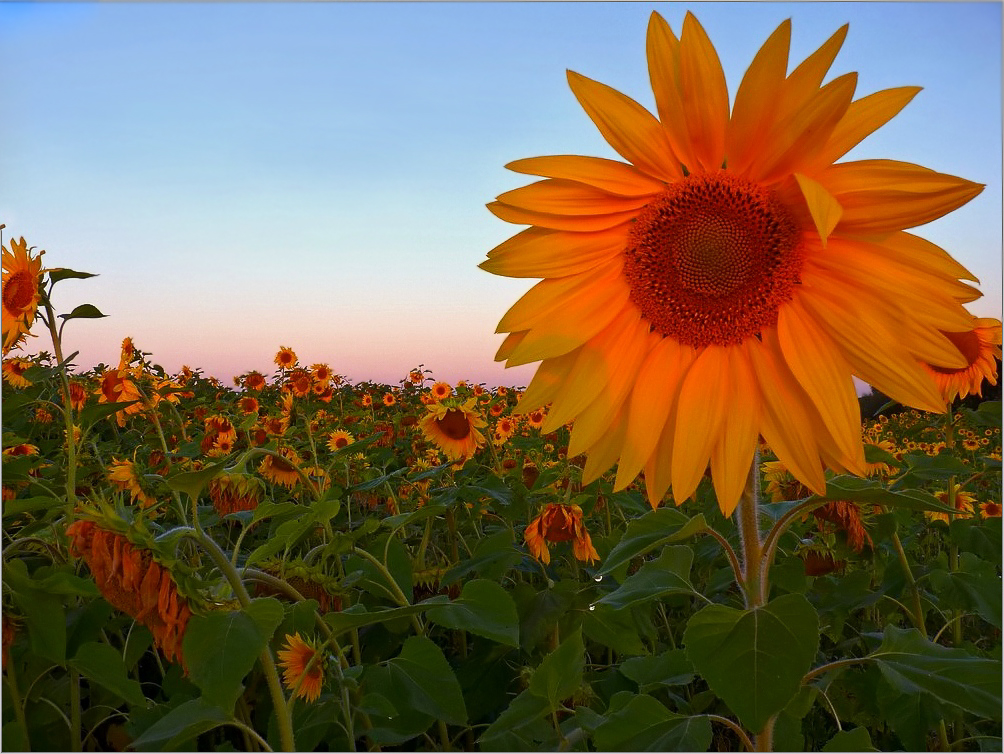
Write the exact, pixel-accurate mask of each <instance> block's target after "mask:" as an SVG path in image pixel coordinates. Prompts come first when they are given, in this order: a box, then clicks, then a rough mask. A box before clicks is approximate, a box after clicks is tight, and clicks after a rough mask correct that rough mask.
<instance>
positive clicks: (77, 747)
mask: <svg viewBox="0 0 1004 754" xmlns="http://www.w3.org/2000/svg"><path fill="white" fill-rule="evenodd" d="M70 751H83V745H82V744H81V741H80V673H79V672H77V671H76V670H75V669H73V668H70Z"/></svg>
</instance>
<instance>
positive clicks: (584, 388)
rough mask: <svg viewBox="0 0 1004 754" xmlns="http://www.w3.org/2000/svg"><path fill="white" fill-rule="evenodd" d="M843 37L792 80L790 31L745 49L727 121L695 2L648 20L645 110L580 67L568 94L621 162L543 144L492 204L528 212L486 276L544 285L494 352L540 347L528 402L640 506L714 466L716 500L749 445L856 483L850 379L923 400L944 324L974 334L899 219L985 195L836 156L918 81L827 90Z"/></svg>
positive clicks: (931, 257)
mask: <svg viewBox="0 0 1004 754" xmlns="http://www.w3.org/2000/svg"><path fill="white" fill-rule="evenodd" d="M846 32H847V27H846V26H844V27H843V28H841V29H840V30H838V31H837V32H836V34H834V35H833V36H832V37H831V38H830V39H829V40H827V41H826V42H825V43H824V44H823V45H822V47H820V48H819V49H818V50H817V51H816V52H815V53H813V54H812V55H810V56H809V57H808V58H807V59H806V60H805V62H803V63H802V64H800V65H799V66H797V67H796V68H795V69H794V70H793V71H792V72H791V73H790V74H787V69H788V47H789V41H790V34H791V24H790V22H789V21H785V22H784V23H782V24H781V25H780V26H779V27H778V28H777V30H776V31H775V32H774V33H773V34H772V35H771V36H770V38H769V39H768V40H767V42H766V43H765V44H764V45H763V47H762V48H761V49H760V51H759V52H758V53H757V55H756V57H755V58H754V60H753V63H752V65H751V66H750V68H749V70H748V71H747V72H746V74H745V76H744V78H743V80H742V82H741V84H740V86H739V90H738V92H737V93H736V97H735V104H734V106H733V107H732V110H731V113H730V111H729V95H728V91H727V89H726V85H725V76H724V74H723V72H722V68H721V65H720V63H719V61H718V56H717V54H716V53H715V49H714V47H713V46H712V44H711V42H710V41H709V39H708V37H707V35H706V34H705V32H704V30H703V29H702V28H701V25H700V24H699V23H698V22H697V19H695V18H694V17H693V16H692V15H691V14H689V13H688V14H687V16H686V19H685V20H684V23H683V32H682V34H681V36H680V37H679V38H677V37H676V36H675V34H674V33H673V31H672V30H671V29H670V27H669V25H668V24H667V23H666V22H665V21H664V20H663V19H662V18H661V17H660V16H659V15H658V14H656V13H653V14H652V17H651V21H650V23H649V28H648V44H647V54H648V66H649V73H650V77H651V82H652V89H653V91H654V93H655V103H656V107H657V110H658V118H656V117H655V116H653V115H652V114H651V113H649V112H648V111H647V110H645V109H644V108H643V107H642V106H641V105H639V104H638V103H637V102H635V101H634V100H632V99H630V98H628V97H626V96H625V95H623V94H620V93H619V92H617V91H615V90H613V89H611V88H609V87H607V86H605V85H603V84H601V83H598V82H596V81H593V80H591V79H588V78H586V77H584V76H581V75H579V74H577V73H572V72H569V73H568V81H569V85H570V86H571V89H572V92H573V93H574V94H575V96H576V98H577V99H578V100H579V102H580V104H581V105H582V106H583V108H584V109H585V111H586V113H587V114H588V115H589V117H590V118H591V119H592V120H593V122H594V123H595V124H596V126H597V127H598V128H599V130H600V132H601V134H602V135H603V136H604V138H605V139H606V140H607V141H608V142H609V143H610V145H611V146H612V147H613V148H614V149H615V150H616V151H617V152H618V153H619V154H620V155H621V156H623V157H624V158H625V159H626V160H627V161H628V162H627V163H624V162H618V161H614V160H608V159H601V158H596V157H580V156H572V155H559V156H551V157H534V158H529V159H523V160H517V161H516V162H513V163H510V164H509V165H508V167H509V168H510V169H512V170H514V171H516V172H519V173H526V174H531V175H539V176H543V177H544V179H545V180H541V181H538V182H536V183H533V184H531V185H529V186H525V187H523V188H520V189H516V190H514V191H509V192H506V193H504V194H502V195H501V196H499V197H498V201H496V202H492V203H491V204H489V205H488V207H489V209H490V210H491V211H492V212H493V213H494V214H495V215H496V216H498V217H499V218H501V219H503V220H506V221H508V222H512V223H516V224H522V225H529V226H532V227H530V228H528V229H526V230H524V231H522V232H521V233H519V234H518V235H516V236H515V237H513V238H511V239H509V240H508V241H506V242H504V243H502V244H501V245H499V246H497V247H496V248H495V249H493V250H492V251H490V252H489V253H488V257H489V258H488V260H487V261H485V262H483V263H482V264H481V267H482V268H483V269H485V270H488V271H489V272H493V273H496V274H500V275H507V276H510V277H539V278H544V279H543V280H542V281H541V282H539V283H537V284H536V285H535V286H534V287H533V288H532V289H531V290H530V291H529V292H528V293H527V294H526V295H525V296H524V297H523V298H521V299H520V300H519V301H518V302H517V303H516V304H515V305H514V306H513V307H512V308H511V309H510V310H509V311H508V312H507V313H506V314H505V316H504V317H503V318H502V321H501V322H500V324H499V327H498V332H508V333H509V335H508V336H507V337H506V339H505V341H504V342H503V344H502V346H501V348H500V349H499V352H498V355H497V357H496V358H497V359H499V360H506V361H507V366H515V365H518V364H526V363H530V362H534V361H540V362H541V364H540V366H539V368H538V369H537V372H536V374H535V376H534V378H533V380H532V381H531V383H530V385H529V386H528V388H527V390H526V393H525V395H524V396H523V399H522V401H521V403H520V407H519V408H520V411H521V412H526V411H528V410H531V409H534V408H536V407H540V406H544V405H546V404H548V403H551V404H552V405H551V408H550V410H549V411H548V414H547V420H546V422H545V423H544V427H543V431H545V432H549V431H553V430H554V429H556V428H557V427H560V426H562V425H564V424H565V423H567V422H569V421H573V420H574V427H573V430H572V435H571V442H570V443H569V449H568V454H569V456H575V455H578V454H580V453H583V452H586V453H588V461H587V463H586V467H585V469H584V477H583V481H585V482H589V481H591V480H593V479H595V478H596V477H598V476H599V475H600V474H601V473H603V472H604V471H605V470H606V469H608V468H610V467H611V466H612V465H613V464H614V463H617V462H619V467H618V472H617V479H616V483H615V484H616V489H622V488H624V487H626V486H627V485H628V484H629V483H630V482H631V481H632V480H633V479H634V478H635V477H636V476H637V475H638V473H639V472H640V471H642V470H644V472H645V484H646V487H647V492H648V497H649V501H650V502H651V504H652V505H653V506H655V505H658V504H659V502H660V501H661V500H662V498H663V497H664V495H665V494H666V492H667V491H668V490H669V488H670V486H672V492H673V496H674V497H675V498H676V500H677V501H682V500H684V499H685V498H687V497H689V496H690V495H691V494H693V492H694V490H695V489H696V488H697V485H698V483H699V482H700V480H701V477H702V475H703V473H704V470H705V469H706V468H707V466H708V465H709V463H710V466H711V476H712V480H713V483H714V487H715V491H716V493H717V496H718V500H719V504H720V506H721V508H722V511H723V512H724V513H726V514H730V513H731V512H732V511H733V510H734V508H735V507H736V505H737V504H738V500H739V498H740V495H741V493H742V490H743V488H744V485H745V482H746V479H747V475H748V472H749V470H750V466H751V462H752V459H753V454H754V450H755V448H756V445H757V439H758V436H763V438H764V439H765V440H766V441H767V442H768V443H769V444H770V446H771V448H772V450H773V451H774V452H775V453H776V454H777V456H778V458H779V459H781V461H782V462H783V463H784V465H785V467H786V468H788V469H790V470H791V471H792V473H793V474H794V475H795V476H796V477H797V478H798V479H799V480H800V481H802V482H804V483H805V484H806V485H807V486H808V487H809V488H811V489H812V490H814V491H816V492H823V491H824V490H825V481H824V468H826V467H829V468H832V469H834V470H837V471H850V472H853V473H857V474H863V473H864V471H865V460H864V452H863V447H862V442H861V432H860V413H859V409H858V402H857V395H856V392H855V388H854V384H853V382H852V375H856V376H858V377H860V378H861V379H863V380H865V381H866V382H868V383H870V384H871V385H873V386H874V387H875V388H877V389H878V390H881V391H882V392H884V393H886V394H887V395H889V396H891V397H892V398H895V399H897V400H899V401H901V402H903V403H906V404H909V405H912V406H916V407H919V408H923V409H926V410H931V411H941V410H943V409H944V399H943V397H942V395H941V394H940V392H939V390H938V388H937V386H936V384H935V382H934V380H933V379H932V378H931V376H930V374H929V373H928V372H927V371H926V370H925V369H924V367H923V366H922V363H928V364H935V365H937V366H941V367H945V368H949V369H959V368H963V367H965V366H966V360H965V358H964V357H963V356H962V355H961V354H960V353H959V351H958V349H957V348H956V347H955V345H954V344H953V342H952V341H951V340H950V339H949V338H948V337H946V336H945V334H944V333H945V332H963V331H967V330H971V329H972V324H971V322H972V316H971V315H970V314H969V313H968V312H967V311H966V310H965V309H964V308H963V306H962V304H963V303H966V302H969V301H972V300H974V299H976V298H978V297H979V296H980V295H981V294H980V293H979V292H978V291H977V290H975V289H974V288H972V287H970V286H969V285H967V284H964V283H962V282H961V279H968V280H975V278H973V277H972V275H971V274H970V273H969V272H968V271H967V270H966V269H965V268H963V267H962V266H961V265H959V264H958V263H957V262H956V261H955V260H953V259H952V258H951V257H950V256H949V255H948V254H947V253H946V252H945V251H943V250H942V249H940V248H939V247H937V246H935V245H934V244H931V243H929V242H927V241H925V240H923V239H921V238H918V237H917V236H914V235H911V234H909V233H906V232H904V229H905V228H911V227H914V226H917V225H921V224H923V223H927V222H930V221H931V220H934V219H935V218H938V217H941V216H942V215H944V214H946V213H948V212H950V211H952V210H954V209H956V208H957V207H959V206H961V205H962V204H964V203H965V202H967V201H969V200H970V199H972V198H973V197H974V196H976V195H977V194H978V193H979V192H980V191H981V190H982V186H981V185H979V184H976V183H972V182H970V181H966V180H963V179H961V178H956V177H953V176H950V175H945V174H942V173H938V172H935V171H933V170H929V169H927V168H924V167H920V166H918V165H913V164H909V163H904V162H896V161H893V160H862V161H856V162H844V163H839V164H834V161H835V160H837V159H839V158H840V157H842V156H843V155H844V154H845V153H846V152H847V151H848V150H849V149H851V148H852V147H853V146H854V145H856V144H857V143H858V142H860V141H861V140H862V139H864V138H865V137H866V136H867V135H868V134H870V133H871V132H872V131H874V130H876V129H877V128H879V127H880V126H881V125H882V124H884V123H885V122H886V121H888V120H889V119H890V118H892V117H893V116H894V115H895V114H896V113H897V112H899V110H900V109H902V108H903V107H904V106H905V105H906V104H907V103H908V102H909V101H910V100H911V99H912V98H913V96H914V95H915V94H916V93H917V92H918V91H919V90H918V89H917V88H916V87H901V88H895V89H887V90H883V91H880V92H876V93H875V94H871V95H868V96H866V97H862V98H860V99H857V100H855V99H854V98H853V97H854V89H855V85H856V79H857V77H856V74H854V73H850V74H846V75H843V76H839V77H837V78H835V79H833V80H832V81H830V82H829V83H827V84H825V85H823V84H822V81H823V78H824V77H825V76H826V73H827V71H828V70H829V68H830V65H831V63H832V62H833V59H834V57H835V56H836V54H837V51H838V50H839V48H840V46H841V44H842V43H843V39H844V36H845V34H846Z"/></svg>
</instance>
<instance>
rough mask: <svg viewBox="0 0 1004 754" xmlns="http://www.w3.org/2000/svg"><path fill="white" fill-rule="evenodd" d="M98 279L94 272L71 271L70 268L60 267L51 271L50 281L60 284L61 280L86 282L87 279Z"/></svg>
mask: <svg viewBox="0 0 1004 754" xmlns="http://www.w3.org/2000/svg"><path fill="white" fill-rule="evenodd" d="M94 277H97V274H96V273H93V272H79V271H78V270H71V269H70V268H68V267H59V268H57V269H54V270H49V280H51V281H52V282H53V283H58V282H59V281H60V280H69V279H71V278H76V279H78V280H86V279H87V278H94Z"/></svg>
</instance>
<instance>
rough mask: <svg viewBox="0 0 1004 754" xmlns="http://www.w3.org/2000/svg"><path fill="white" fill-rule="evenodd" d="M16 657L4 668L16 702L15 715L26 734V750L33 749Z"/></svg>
mask: <svg viewBox="0 0 1004 754" xmlns="http://www.w3.org/2000/svg"><path fill="white" fill-rule="evenodd" d="M14 664H15V663H14V658H13V657H12V658H11V659H10V661H9V662H8V663H7V667H6V668H4V673H6V674H7V688H8V689H10V695H11V697H12V699H11V701H12V702H13V703H14V716H15V717H16V718H17V723H18V725H20V726H21V733H22V734H23V735H24V747H25V751H31V742H30V741H29V739H28V720H27V719H26V718H25V716H24V701H23V700H22V699H21V691H20V689H18V687H17V671H16V670H15V669H14Z"/></svg>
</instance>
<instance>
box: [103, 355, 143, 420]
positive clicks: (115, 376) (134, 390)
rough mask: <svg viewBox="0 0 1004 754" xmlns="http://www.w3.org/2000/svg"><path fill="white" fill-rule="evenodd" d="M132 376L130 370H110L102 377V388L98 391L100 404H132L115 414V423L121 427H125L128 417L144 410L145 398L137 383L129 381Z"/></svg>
mask: <svg viewBox="0 0 1004 754" xmlns="http://www.w3.org/2000/svg"><path fill="white" fill-rule="evenodd" d="M131 376H133V375H132V372H131V371H130V370H128V369H108V370H106V371H105V373H104V374H103V375H101V386H100V387H99V388H98V389H97V391H96V393H97V394H98V396H99V397H98V403H132V405H130V406H126V407H125V408H124V409H122V410H121V411H116V412H115V421H116V422H117V423H118V425H119V426H120V427H124V426H125V418H126V416H127V415H129V414H138V413H140V412H141V411H142V410H143V402H142V401H143V396H142V395H141V394H140V392H139V388H138V387H136V383H135V382H133V381H132V380H130V379H129V377H131Z"/></svg>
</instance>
